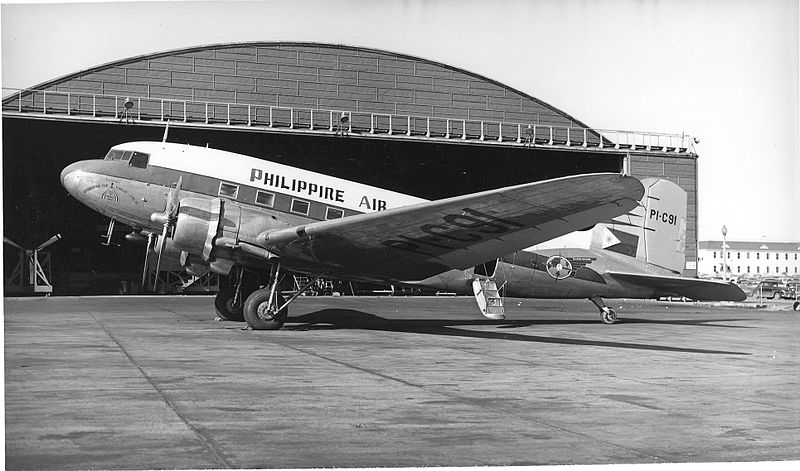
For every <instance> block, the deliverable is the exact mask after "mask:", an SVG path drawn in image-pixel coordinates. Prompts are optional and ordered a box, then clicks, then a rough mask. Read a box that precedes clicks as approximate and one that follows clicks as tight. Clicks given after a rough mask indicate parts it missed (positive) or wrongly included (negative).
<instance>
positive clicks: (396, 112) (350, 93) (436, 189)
mask: <svg viewBox="0 0 800 471" xmlns="http://www.w3.org/2000/svg"><path fill="white" fill-rule="evenodd" d="M3 96H4V99H3V108H2V109H3V185H4V195H3V197H4V207H3V211H4V216H5V226H4V232H5V235H6V236H7V237H9V238H10V239H11V240H15V241H17V242H19V243H20V244H21V245H22V246H25V247H31V246H36V245H37V244H38V243H40V242H41V241H43V240H46V239H47V238H48V237H50V236H51V235H52V234H54V233H61V234H62V235H63V236H64V237H63V239H62V240H61V241H60V242H59V243H57V244H54V245H52V246H51V247H50V249H51V250H52V254H53V270H52V271H53V276H52V279H53V280H54V292H57V293H64V294H68V293H73V294H77V293H90V292H94V293H96V292H108V291H112V292H113V291H114V290H115V289H116V285H115V284H109V282H110V281H114V280H129V281H130V282H131V283H134V282H135V280H137V279H138V278H139V276H140V275H139V274H138V273H137V268H136V267H137V266H141V264H142V263H141V258H142V254H141V249H139V248H137V247H131V246H129V245H126V244H120V245H119V246H117V245H115V244H111V245H108V246H102V245H101V244H100V243H99V242H100V241H101V237H100V236H101V235H102V234H103V233H104V232H105V227H106V224H107V221H103V219H102V217H101V216H99V215H98V214H96V213H94V212H92V211H91V210H89V209H88V208H85V207H83V206H82V205H80V204H79V203H77V202H76V201H74V200H73V199H71V198H69V197H68V196H67V195H66V193H65V191H64V190H63V189H62V188H61V186H60V183H59V177H58V176H59V173H60V171H61V169H62V168H63V167H64V166H66V165H67V164H69V163H71V162H73V161H76V160H81V159H87V158H95V157H96V158H101V157H102V156H103V155H105V153H106V152H107V150H108V148H110V147H111V146H112V145H115V144H118V143H120V142H125V141H133V140H160V139H161V138H162V135H163V134H164V128H165V124H166V123H167V122H169V123H170V131H169V140H170V141H171V142H186V143H191V144H194V145H209V146H211V147H214V148H218V149H224V150H228V151H233V152H238V153H242V154H247V155H251V156H254V157H259V158H263V159H267V160H273V161H277V162H280V163H284V164H287V165H292V166H297V167H301V168H306V169H308V170H312V171H316V172H321V173H326V174H330V175H334V176H337V177H340V178H345V179H349V180H355V181H359V182H362V183H366V184H369V185H374V186H379V187H383V188H387V189H390V190H394V191H399V192H402V193H408V194H412V195H415V196H419V197H423V198H427V199H437V198H442V197H447V196H454V195H458V194H464V193H470V192H475V191H480V190H484V189H489V188H495V187H500V186H507V185H513V184H517V183H523V182H529V181H537V180H543V179H548V178H554V177H558V176H565V175H571V174H579V173H587V172H598V171H613V172H618V171H626V172H628V173H629V174H631V175H633V176H636V177H642V178H643V177H663V178H667V179H669V180H672V181H674V182H675V183H677V184H678V185H680V186H681V187H682V188H684V189H685V190H686V191H687V193H688V205H689V208H688V221H687V228H686V255H687V265H686V270H684V275H686V276H694V275H695V272H696V259H697V154H696V153H695V151H694V149H693V147H692V142H691V138H690V137H689V136H686V135H674V134H663V133H650V132H629V131H617V130H605V129H598V128H592V127H589V126H588V125H586V124H584V123H582V122H581V121H579V120H577V119H576V118H574V117H572V116H570V115H569V114H567V113H565V112H564V111H561V110H559V109H558V108H556V107H554V106H552V105H550V104H547V103H545V102H543V101H541V100H538V99H536V98H534V97H532V96H530V95H528V94H527V93H525V92H523V91H519V90H515V89H513V88H511V87H508V86H505V85H503V84H501V83H498V82H497V81H494V80H492V79H490V78H487V77H483V76H480V75H478V74H475V73H472V72H469V71H466V70H462V69H459V68H456V67H452V66H449V65H446V64H442V63H438V62H433V61H430V60H425V59H423V58H419V57H412V56H408V55H404V54H397V53H392V52H387V51H380V50H375V49H369V48H363V47H351V46H342V45H331V44H320V43H297V42H291V43H290V42H256V43H236V44H218V45H209V46H201V47H193V48H187V49H181V50H173V51H168V52H160V53H155V54H148V55H144V56H138V57H132V58H127V59H123V60H119V61H115V62H112V63H109V64H104V65H100V66H97V67H94V68H92V69H89V70H84V71H79V72H76V73H74V74H70V75H68V76H65V77H61V78H58V79H54V80H52V81H49V82H46V83H43V84H40V85H38V86H36V87H34V88H32V89H25V90H10V89H4V90H3ZM220 165H225V163H224V162H220ZM118 229H119V228H118ZM119 239H121V237H119ZM6 252H7V253H8V252H9V251H6ZM7 257H8V256H7ZM5 262H6V263H5V264H4V266H5V267H7V269H8V267H9V266H13V263H10V262H9V260H8V258H7V260H5ZM6 275H7V276H8V274H6Z"/></svg>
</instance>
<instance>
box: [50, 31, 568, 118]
mask: <svg viewBox="0 0 800 471" xmlns="http://www.w3.org/2000/svg"><path fill="white" fill-rule="evenodd" d="M52 89H55V90H57V91H64V92H81V93H98V94H108V95H123V96H125V95H130V96H142V97H154V98H168V99H174V100H187V101H198V102H200V101H203V102H205V101H216V102H224V103H239V104H253V105H266V106H285V107H302V108H313V109H334V110H345V111H358V112H366V113H387V114H400V115H418V116H425V117H428V116H430V117H438V118H454V119H464V120H491V121H498V122H513V123H531V124H552V125H580V126H582V125H581V124H580V123H577V122H576V121H575V120H574V119H573V118H572V117H570V116H568V115H566V114H565V113H563V112H560V111H559V110H557V109H555V108H553V107H551V106H549V105H546V104H544V103H542V102H540V101H538V100H536V99H534V98H532V97H529V96H525V95H524V94H522V93H520V92H517V91H514V90H511V89H509V88H508V87H504V86H502V85H501V84H498V83H495V82H492V81H490V80H488V79H486V78H484V77H479V76H476V75H472V74H470V73H468V72H466V71H460V70H457V69H454V68H451V67H448V66H446V65H443V64H436V63H432V62H429V61H425V60H422V59H417V58H411V57H405V56H398V55H394V54H390V53H383V52H379V51H372V50H365V49H357V48H346V47H335V46H325V45H315V46H309V45H294V44H282V45H264V44H262V45H256V44H254V45H248V46H243V47H230V46H216V47H210V48H205V49H194V50H187V51H183V52H180V51H179V52H175V53H171V54H167V55H159V56H153V57H142V58H139V59H134V60H128V61H125V62H121V63H116V64H110V65H108V66H103V67H100V68H97V69H95V70H90V71H87V72H86V73H79V74H76V75H75V76H73V77H71V78H68V79H66V80H63V81H60V82H57V83H56V84H54V86H53V87H52ZM190 111H191V110H190ZM198 112H199V111H198Z"/></svg>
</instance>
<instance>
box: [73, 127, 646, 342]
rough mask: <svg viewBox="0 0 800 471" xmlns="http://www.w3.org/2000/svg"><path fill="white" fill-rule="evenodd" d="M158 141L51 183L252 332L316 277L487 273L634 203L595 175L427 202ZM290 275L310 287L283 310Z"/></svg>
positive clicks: (88, 163)
mask: <svg viewBox="0 0 800 471" xmlns="http://www.w3.org/2000/svg"><path fill="white" fill-rule="evenodd" d="M166 140H167V132H166V131H165V133H164V139H163V140H162V141H160V142H159V141H137V142H127V143H122V144H119V145H116V146H113V147H112V148H111V149H110V150H109V151H108V153H107V154H106V155H105V156H104V157H102V158H95V159H90V160H82V161H79V162H75V163H72V164H70V165H68V166H67V167H66V168H64V169H63V170H62V172H61V183H62V185H63V186H64V188H65V189H66V190H67V191H68V192H69V194H71V195H72V196H73V197H74V198H76V199H77V200H78V201H80V202H81V203H83V204H85V205H86V206H88V207H89V208H91V209H93V210H94V211H97V212H99V213H101V214H103V215H105V216H107V217H109V218H111V223H110V224H113V223H114V221H118V222H120V223H123V224H125V225H128V226H130V227H131V228H132V229H133V232H131V234H128V236H126V239H128V240H136V239H140V240H146V241H147V248H146V252H147V253H148V254H149V253H155V254H157V256H156V257H157V261H156V273H158V271H159V269H160V267H161V264H162V263H166V262H167V261H173V262H177V263H179V264H180V266H181V267H183V268H184V269H186V270H187V271H188V272H189V273H191V274H193V275H197V276H200V275H203V274H205V273H208V272H209V271H211V272H214V273H217V274H219V276H220V280H221V281H220V289H219V293H218V294H217V296H216V298H215V302H214V305H215V308H216V311H217V313H218V314H219V315H220V317H221V318H223V319H228V320H238V321H242V320H244V321H246V322H247V324H248V325H249V326H250V328H252V329H254V330H274V329H279V328H281V327H282V325H283V323H284V322H285V320H286V318H287V315H288V307H289V305H290V304H291V303H292V302H293V301H294V300H295V299H297V297H298V296H300V295H301V294H302V293H303V292H304V291H305V290H306V289H308V287H310V286H311V285H312V284H313V283H315V282H316V281H317V280H318V279H320V278H322V277H325V278H332V279H342V280H352V281H368V282H379V283H397V284H399V283H402V282H413V281H421V280H425V279H428V278H430V277H433V276H435V275H438V274H442V273H446V272H448V271H450V270H460V271H464V270H467V271H469V270H470V269H471V270H472V272H473V273H474V272H475V269H474V267H475V266H477V265H482V264H484V263H486V261H487V260H498V259H499V258H500V257H504V256H506V255H507V254H510V253H515V252H518V251H520V250H522V249H523V248H526V247H530V246H533V245H536V244H539V243H542V242H545V241H547V240H551V239H554V238H556V237H559V236H562V235H564V234H568V233H571V232H573V231H576V230H579V229H582V228H586V227H591V226H594V225H595V224H597V223H599V222H602V221H607V220H609V219H611V218H614V217H617V216H619V215H623V214H627V213H628V212H629V211H631V210H633V209H634V208H635V207H637V205H638V204H639V200H640V199H641V198H642V196H643V194H644V188H643V186H642V184H641V183H640V182H639V180H637V179H636V178H634V177H631V176H628V175H623V174H618V173H594V174H584V175H575V176H567V177H561V178H555V179H552V180H545V181H539V182H533V183H526V184H521V185H514V186H509V187H505V188H499V189H491V190H486V191H481V192H478V193H473V194H468V195H462V196H456V197H451V198H445V199H441V200H435V201H427V200H424V199H421V198H417V197H414V196H410V195H404V194H401V193H397V192H393V191H389V190H385V189H381V188H376V187H373V186H369V185H365V184H361V183H357V182H353V181H349V180H344V179H341V178H336V177H333V176H329V175H324V174H320V173H315V172H311V171H308V170H304V169H300V168H296V167H291V166H287V165H282V164H279V163H276V162H270V161H266V160H261V159H257V158H254V157H249V156H245V155H241V154H236V153H232V152H227V151H223V150H217V149H211V148H208V147H198V146H192V145H188V144H176V143H169V142H166ZM111 234H112V230H111V227H110V229H109V233H108V242H110V238H111ZM129 236H130V237H129ZM156 257H154V258H156ZM143 272H144V274H145V275H146V273H147V272H148V262H147V258H146V259H145V266H144V270H143ZM290 273H293V274H304V275H310V278H311V280H310V281H309V282H308V283H307V284H305V285H304V286H302V287H300V288H299V289H297V290H295V291H294V292H293V293H291V294H290V295H289V296H288V297H284V295H283V294H284V291H283V290H281V289H280V287H281V285H282V282H283V281H284V279H285V278H286V275H287V274H290ZM144 279H145V278H144V277H143V282H144ZM157 283H158V277H156V280H155V284H154V287H156V285H157ZM484 315H485V316H486V317H488V318H490V319H496V318H497V315H495V314H491V313H486V312H484Z"/></svg>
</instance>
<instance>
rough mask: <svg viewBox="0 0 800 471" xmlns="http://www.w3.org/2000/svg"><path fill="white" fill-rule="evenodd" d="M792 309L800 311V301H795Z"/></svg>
mask: <svg viewBox="0 0 800 471" xmlns="http://www.w3.org/2000/svg"><path fill="white" fill-rule="evenodd" d="M792 309H794V310H795V311H800V301H795V302H794V304H793V305H792Z"/></svg>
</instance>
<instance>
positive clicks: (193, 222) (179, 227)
mask: <svg viewBox="0 0 800 471" xmlns="http://www.w3.org/2000/svg"><path fill="white" fill-rule="evenodd" d="M221 212H222V205H221V204H220V200H208V199H201V198H184V199H182V200H181V203H180V206H179V207H178V217H177V219H176V220H175V230H174V233H173V236H172V243H173V244H174V245H175V247H177V248H179V249H180V250H184V251H186V252H189V253H191V254H197V255H201V256H202V259H203V260H204V261H208V259H209V258H210V257H211V251H212V250H213V247H214V245H213V244H214V238H215V237H216V236H217V229H218V228H219V220H220V213H221Z"/></svg>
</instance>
